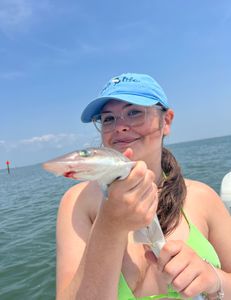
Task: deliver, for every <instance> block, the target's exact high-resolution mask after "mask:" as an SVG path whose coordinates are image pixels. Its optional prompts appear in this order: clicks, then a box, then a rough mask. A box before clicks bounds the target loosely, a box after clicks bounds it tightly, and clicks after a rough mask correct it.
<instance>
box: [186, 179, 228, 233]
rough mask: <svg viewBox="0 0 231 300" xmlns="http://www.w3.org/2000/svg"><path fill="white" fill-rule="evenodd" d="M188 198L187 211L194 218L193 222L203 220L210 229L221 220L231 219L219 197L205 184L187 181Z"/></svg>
mask: <svg viewBox="0 0 231 300" xmlns="http://www.w3.org/2000/svg"><path fill="white" fill-rule="evenodd" d="M185 183H186V188H187V196H186V201H185V209H186V211H187V212H188V213H189V215H190V216H192V220H198V219H199V218H200V219H203V220H204V221H205V222H206V223H207V225H208V227H210V228H211V227H212V226H213V224H217V222H219V220H221V219H223V220H227V219H230V216H229V213H228V211H227V209H226V208H225V205H224V203H223V202H222V200H221V198H220V197H219V195H218V194H217V193H216V191H215V190H214V189H212V188H211V187H210V186H208V185H207V184H205V183H202V182H199V181H195V180H189V179H185Z"/></svg>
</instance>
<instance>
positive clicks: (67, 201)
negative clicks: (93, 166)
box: [58, 181, 103, 217]
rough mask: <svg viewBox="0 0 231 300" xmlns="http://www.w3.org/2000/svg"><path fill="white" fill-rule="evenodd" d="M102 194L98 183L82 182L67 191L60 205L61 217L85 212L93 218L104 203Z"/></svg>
mask: <svg viewBox="0 0 231 300" xmlns="http://www.w3.org/2000/svg"><path fill="white" fill-rule="evenodd" d="M102 197H103V195H102V192H101V189H100V186H99V185H98V183H97V182H93V181H91V182H81V183H78V184H76V185H74V186H73V187H71V188H70V189H68V190H67V191H66V193H65V194H64V195H63V197H62V199H61V202H60V205H59V212H58V214H59V215H66V216H67V215H68V214H72V213H73V212H74V211H75V212H76V211H80V210H81V211H82V212H85V213H86V214H87V215H89V217H93V216H94V215H95V214H96V212H97V210H98V207H99V205H100V203H101V201H102Z"/></svg>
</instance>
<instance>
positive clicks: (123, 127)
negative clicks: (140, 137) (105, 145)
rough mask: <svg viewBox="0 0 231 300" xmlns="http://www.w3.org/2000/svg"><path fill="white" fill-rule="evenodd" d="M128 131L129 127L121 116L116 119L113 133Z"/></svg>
mask: <svg viewBox="0 0 231 300" xmlns="http://www.w3.org/2000/svg"><path fill="white" fill-rule="evenodd" d="M129 129H130V126H129V125H127V123H126V121H125V120H124V118H123V117H122V116H120V117H117V118H116V122H115V131H117V132H123V131H127V130H129Z"/></svg>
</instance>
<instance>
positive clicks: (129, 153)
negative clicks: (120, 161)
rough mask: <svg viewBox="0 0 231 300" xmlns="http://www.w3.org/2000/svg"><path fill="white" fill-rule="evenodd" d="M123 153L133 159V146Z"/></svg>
mask: <svg viewBox="0 0 231 300" xmlns="http://www.w3.org/2000/svg"><path fill="white" fill-rule="evenodd" d="M123 155H124V156H126V157H127V158H129V159H130V160H132V157H133V150H132V149H131V148H127V149H126V150H125V151H124V152H123Z"/></svg>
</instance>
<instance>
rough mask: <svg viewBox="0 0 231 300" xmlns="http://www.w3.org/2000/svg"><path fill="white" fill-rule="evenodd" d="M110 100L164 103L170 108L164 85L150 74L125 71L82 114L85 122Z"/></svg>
mask: <svg viewBox="0 0 231 300" xmlns="http://www.w3.org/2000/svg"><path fill="white" fill-rule="evenodd" d="M110 100H119V101H124V102H128V103H131V104H135V105H142V106H152V105H155V104H160V105H162V106H163V107H164V108H165V109H168V108H169V105H168V100H167V97H166V95H165V93H164V91H163V89H162V87H161V86H160V85H159V84H158V83H157V82H156V81H155V80H154V79H153V78H152V77H151V76H149V75H146V74H137V73H124V74H121V75H119V76H116V77H113V78H112V79H111V80H110V81H109V82H108V83H107V84H106V85H105V87H104V88H103V90H102V91H101V93H100V94H99V97H98V98H96V99H94V100H93V101H92V102H90V103H89V104H88V105H87V107H86V108H85V109H84V111H83V112H82V115H81V120H82V122H83V123H89V122H91V121H92V118H93V117H94V116H95V115H97V114H100V112H101V110H102V108H103V107H104V105H105V104H106V103H107V102H108V101H110Z"/></svg>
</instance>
